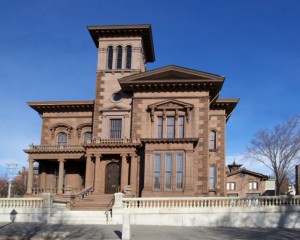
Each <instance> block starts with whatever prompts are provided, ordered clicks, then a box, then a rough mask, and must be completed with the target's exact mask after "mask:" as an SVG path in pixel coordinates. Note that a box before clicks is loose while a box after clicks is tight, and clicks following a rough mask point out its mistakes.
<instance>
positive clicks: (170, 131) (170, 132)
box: [167, 117, 175, 138]
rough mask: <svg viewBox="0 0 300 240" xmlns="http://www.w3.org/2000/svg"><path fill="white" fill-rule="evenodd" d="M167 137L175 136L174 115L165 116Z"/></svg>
mask: <svg viewBox="0 0 300 240" xmlns="http://www.w3.org/2000/svg"><path fill="white" fill-rule="evenodd" d="M167 138H175V117H167Z"/></svg>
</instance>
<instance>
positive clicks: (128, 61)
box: [126, 46, 132, 69]
mask: <svg viewBox="0 0 300 240" xmlns="http://www.w3.org/2000/svg"><path fill="white" fill-rule="evenodd" d="M131 55H132V48H131V46H127V47H126V69H131Z"/></svg>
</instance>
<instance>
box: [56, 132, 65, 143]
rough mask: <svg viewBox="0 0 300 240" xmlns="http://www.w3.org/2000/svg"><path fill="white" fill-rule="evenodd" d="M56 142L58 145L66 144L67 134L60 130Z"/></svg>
mask: <svg viewBox="0 0 300 240" xmlns="http://www.w3.org/2000/svg"><path fill="white" fill-rule="evenodd" d="M57 144H58V145H66V144H67V134H66V133H64V132H60V133H59V134H58V135H57Z"/></svg>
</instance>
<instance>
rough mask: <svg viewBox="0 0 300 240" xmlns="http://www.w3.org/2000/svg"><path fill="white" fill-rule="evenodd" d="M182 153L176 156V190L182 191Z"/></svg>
mask: <svg viewBox="0 0 300 240" xmlns="http://www.w3.org/2000/svg"><path fill="white" fill-rule="evenodd" d="M183 163H184V161H183V153H178V154H176V188H177V189H183V169H184V166H183Z"/></svg>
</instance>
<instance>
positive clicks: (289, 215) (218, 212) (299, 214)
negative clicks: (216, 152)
mask: <svg viewBox="0 0 300 240" xmlns="http://www.w3.org/2000/svg"><path fill="white" fill-rule="evenodd" d="M124 212H128V213H129V214H130V224H131V225H160V226H163V225H165V226H203V227H262V228H266V227H271V228H275V227H284V228H300V206H267V207H235V208H212V207H208V208H196V209H195V208H193V209H191V208H180V209H178V208H177V209H176V208H173V209H172V208H160V209H159V208H152V209H138V208H137V209H124ZM122 220H123V218H122V213H121V211H120V210H119V212H118V211H116V214H115V212H114V211H113V221H114V222H116V223H117V224H122V223H123V222H122Z"/></svg>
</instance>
